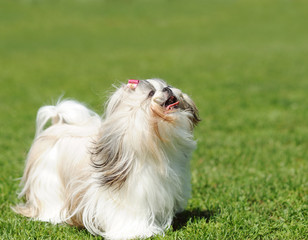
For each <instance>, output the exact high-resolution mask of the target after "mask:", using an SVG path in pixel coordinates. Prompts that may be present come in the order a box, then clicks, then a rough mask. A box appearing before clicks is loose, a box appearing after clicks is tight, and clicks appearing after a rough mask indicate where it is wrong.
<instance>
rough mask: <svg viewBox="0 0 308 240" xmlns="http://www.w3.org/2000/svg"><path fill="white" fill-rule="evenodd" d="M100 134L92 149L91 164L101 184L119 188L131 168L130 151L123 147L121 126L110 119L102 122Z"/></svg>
mask: <svg viewBox="0 0 308 240" xmlns="http://www.w3.org/2000/svg"><path fill="white" fill-rule="evenodd" d="M108 125H109V126H108ZM100 136H101V138H100V139H99V140H98V141H97V142H96V143H95V144H94V149H93V150H92V158H91V160H92V166H93V167H94V168H95V170H96V171H97V172H98V173H99V179H98V180H99V182H100V183H101V184H102V185H103V186H105V187H111V188H115V189H117V188H121V187H122V186H123V184H124V183H125V182H126V180H127V178H128V176H129V174H130V171H131V169H132V162H133V158H134V157H133V154H132V151H129V150H127V149H125V143H124V135H123V134H121V126H116V125H115V124H114V122H112V121H109V124H108V123H107V124H103V126H102V132H101V133H100Z"/></svg>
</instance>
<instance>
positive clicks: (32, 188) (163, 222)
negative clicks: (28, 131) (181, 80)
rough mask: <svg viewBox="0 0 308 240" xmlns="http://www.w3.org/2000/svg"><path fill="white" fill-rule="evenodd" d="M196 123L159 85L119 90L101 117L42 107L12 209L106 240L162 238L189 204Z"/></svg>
mask: <svg viewBox="0 0 308 240" xmlns="http://www.w3.org/2000/svg"><path fill="white" fill-rule="evenodd" d="M198 121H199V117H198V111H197V108H196V106H195V104H194V102H193V101H192V100H191V98H189V97H188V96H187V95H186V94H184V93H182V92H181V91H180V90H179V89H176V88H173V87H171V86H168V85H167V84H166V82H164V81H163V80H160V79H148V80H142V81H138V80H130V81H129V84H123V85H122V86H120V87H119V88H117V89H116V91H115V92H114V93H113V94H112V96H111V97H110V99H109V100H108V102H107V104H106V110H105V114H104V115H103V118H100V117H99V116H98V115H97V114H96V113H94V112H93V111H91V110H89V109H88V108H87V107H85V106H84V105H83V104H81V103H78V102H76V101H72V100H65V101H61V102H59V103H58V104H56V105H55V106H44V107H42V108H40V109H39V111H38V114H37V126H36V135H35V139H34V142H33V145H32V147H31V149H30V152H29V154H28V157H27V161H26V167H25V171H24V175H23V178H22V184H23V189H22V191H21V193H20V195H19V197H25V203H24V204H20V205H17V206H16V207H15V208H14V210H15V211H16V212H18V213H20V214H22V215H24V216H27V217H31V218H34V219H36V220H41V221H48V222H51V223H54V224H55V223H61V222H66V223H68V224H71V225H74V226H80V227H85V228H86V229H88V230H89V231H90V232H91V233H92V234H97V235H101V236H103V237H105V238H107V239H131V238H136V237H141V238H145V237H150V236H152V235H155V234H159V233H163V232H164V230H165V229H166V228H168V227H169V226H170V224H171V222H172V218H173V217H174V215H175V213H177V212H180V211H182V210H183V209H184V207H185V206H186V204H187V200H188V198H189V197H190V192H191V186H190V171H189V160H190V157H191V153H192V151H193V150H194V149H195V146H196V143H195V141H194V140H193V132H192V131H193V128H194V126H195V125H196V124H197V123H198ZM50 122H51V123H50ZM46 125H47V126H48V125H50V126H49V127H46Z"/></svg>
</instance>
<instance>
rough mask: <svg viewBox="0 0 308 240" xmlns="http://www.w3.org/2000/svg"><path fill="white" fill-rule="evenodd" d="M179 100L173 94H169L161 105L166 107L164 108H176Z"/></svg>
mask: <svg viewBox="0 0 308 240" xmlns="http://www.w3.org/2000/svg"><path fill="white" fill-rule="evenodd" d="M179 103H180V102H179V101H178V99H177V98H176V97H175V96H170V97H169V98H168V99H167V101H166V102H165V103H164V104H163V106H164V107H165V108H166V110H172V109H174V108H177V107H178V105H179Z"/></svg>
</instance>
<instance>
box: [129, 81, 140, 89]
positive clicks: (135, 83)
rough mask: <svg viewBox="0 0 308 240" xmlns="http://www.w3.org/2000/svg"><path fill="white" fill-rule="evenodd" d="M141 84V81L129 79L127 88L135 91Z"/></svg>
mask: <svg viewBox="0 0 308 240" xmlns="http://www.w3.org/2000/svg"><path fill="white" fill-rule="evenodd" d="M138 84H139V80H136V79H129V80H128V83H127V86H128V87H129V88H130V89H133V90H134V89H135V88H136V87H137V85H138Z"/></svg>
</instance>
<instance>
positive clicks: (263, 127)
mask: <svg viewBox="0 0 308 240" xmlns="http://www.w3.org/2000/svg"><path fill="white" fill-rule="evenodd" d="M307 25H308V2H307V1H304V0H294V1H291V0H271V1H269V0H267V1H265V0H246V1H244V0H238V1H236V0H191V1H183V0H177V1H176V0H169V1H167V0H165V1H163V0H139V1H138V0H114V1H111V0H109V1H108V0H105V1H103V0H101V1H99V0H53V1H51V0H36V1H34V0H32V1H31V0H23V1H21V0H14V1H13V0H11V1H10V0H0V210H1V215H0V238H1V239H94V238H95V237H93V236H91V235H90V234H89V233H88V232H87V231H85V230H78V229H76V228H72V227H68V226H66V225H57V226H53V225H51V224H47V223H41V222H32V221H29V220H27V219H26V218H23V217H20V216H17V215H16V214H14V213H13V212H12V211H11V209H10V206H11V205H13V204H15V203H17V202H18V201H20V200H18V199H17V195H16V192H17V191H18V189H19V188H18V183H19V181H18V180H16V179H17V178H19V177H21V176H22V172H23V167H24V160H25V157H26V153H27V150H28V149H29V147H30V145H31V142H32V139H33V136H34V129H35V126H34V123H35V116H36V111H37V109H38V108H39V107H40V106H41V105H44V104H50V103H55V102H56V101H57V99H58V98H59V97H60V96H62V95H64V98H74V99H77V100H79V101H82V102H86V103H88V105H89V106H90V107H92V108H93V109H94V110H96V111H98V112H100V113H102V109H103V107H102V106H103V103H104V101H105V100H106V96H107V95H108V92H109V91H110V90H111V89H112V87H111V86H112V84H119V83H120V82H126V81H127V79H130V78H136V79H145V78H153V77H159V78H163V79H165V80H166V81H168V83H169V84H171V85H174V86H176V87H178V88H180V89H182V90H183V91H184V92H186V93H188V94H189V95H190V96H191V97H192V98H193V99H194V100H195V102H196V105H197V106H198V108H199V111H200V115H201V118H202V120H203V121H202V122H201V123H200V124H199V126H198V127H197V128H196V130H195V136H196V139H197V140H198V149H197V150H196V152H195V153H194V155H193V159H192V187H193V195H192V199H191V200H190V202H189V204H188V207H187V211H186V212H184V213H183V214H181V215H179V216H178V217H177V218H176V219H175V223H174V225H173V227H172V228H171V229H169V230H168V231H167V233H166V236H165V237H162V236H156V237H153V239H163V238H164V239H307V238H308V233H307V229H308V226H307V217H308V216H307V212H308V209H307V201H308V196H307V195H308V190H307V189H308V183H307V173H308V154H307V148H308V98H307V96H308V67H307V66H308V30H307V29H308V28H307ZM98 239H99V238H98Z"/></svg>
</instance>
